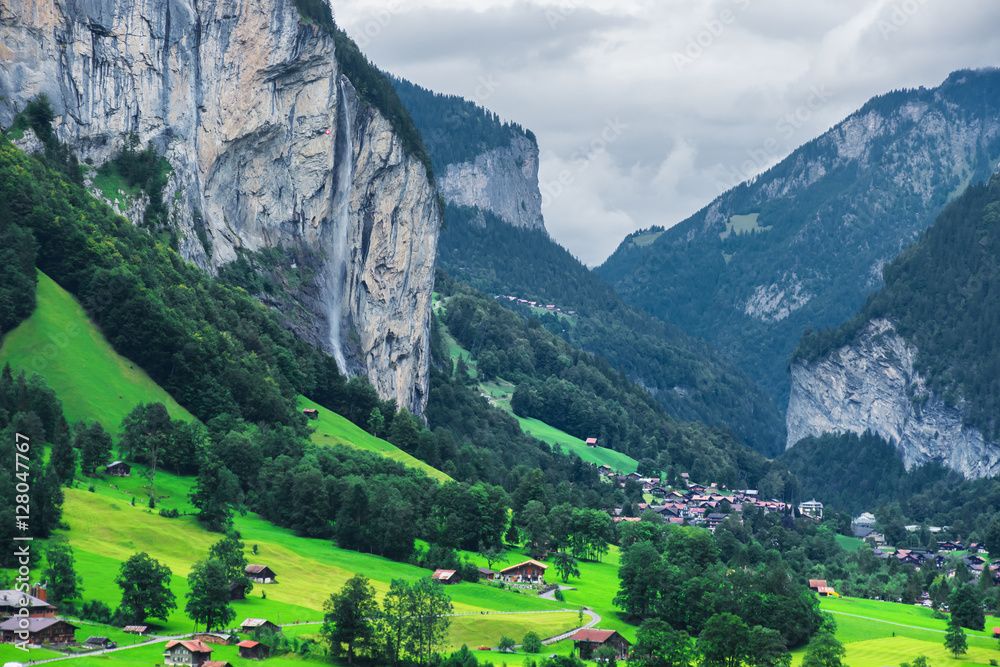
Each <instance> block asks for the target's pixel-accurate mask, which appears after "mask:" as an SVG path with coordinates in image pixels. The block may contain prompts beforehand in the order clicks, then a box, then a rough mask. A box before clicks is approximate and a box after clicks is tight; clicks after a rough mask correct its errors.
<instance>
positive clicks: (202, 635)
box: [191, 632, 232, 646]
mask: <svg viewBox="0 0 1000 667" xmlns="http://www.w3.org/2000/svg"><path fill="white" fill-rule="evenodd" d="M191 639H196V640H198V641H200V642H205V643H206V644H220V645H222V646H229V644H230V642H231V641H232V640H231V639H230V637H229V635H228V634H226V633H225V632H196V633H194V635H192V636H191Z"/></svg>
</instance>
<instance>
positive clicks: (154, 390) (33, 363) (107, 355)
mask: <svg viewBox="0 0 1000 667" xmlns="http://www.w3.org/2000/svg"><path fill="white" fill-rule="evenodd" d="M36 294H37V306H36V308H35V311H34V313H32V314H31V316H30V317H29V318H28V319H27V320H25V321H24V322H22V323H21V324H20V325H19V326H18V327H17V328H16V329H14V330H13V331H11V332H10V333H8V334H7V335H6V336H5V337H4V339H3V345H2V346H0V366H2V365H3V364H5V363H10V365H11V368H13V369H14V370H15V371H20V370H24V371H27V372H28V373H38V374H39V375H41V376H42V377H44V378H45V380H46V382H47V383H48V385H49V387H50V388H52V389H53V390H54V391H55V392H56V395H57V396H58V398H59V399H60V400H61V401H62V404H63V410H64V412H65V414H66V419H68V420H69V421H70V422H75V421H77V420H80V419H86V420H88V421H98V422H100V423H101V426H103V427H104V429H105V430H107V431H108V432H110V433H112V434H117V433H118V428H119V426H121V422H122V419H123V418H124V417H125V415H127V414H128V413H129V412H131V410H132V408H134V407H135V406H136V405H138V404H139V403H163V404H164V405H165V406H166V407H167V412H169V413H170V416H171V417H172V418H173V419H184V420H192V419H194V417H193V416H192V415H191V413H190V412H188V411H187V410H185V409H184V408H182V407H181V406H180V405H178V404H177V401H175V400H174V399H173V397H171V396H170V394H168V393H167V392H165V391H164V390H163V389H161V388H160V387H159V386H158V385H157V384H156V383H155V382H153V380H152V379H150V377H149V376H148V375H147V374H146V373H145V371H143V370H142V369H141V368H139V367H138V366H136V365H135V364H133V363H132V362H131V361H129V360H128V359H126V358H125V357H122V356H121V355H119V354H118V353H116V352H115V351H114V350H113V349H112V348H111V346H110V345H109V344H108V343H107V341H106V340H105V339H104V336H103V335H102V334H101V332H100V331H99V330H98V329H97V327H96V326H94V324H93V322H91V321H90V320H89V319H87V315H86V313H84V312H83V308H81V307H80V304H79V303H78V302H77V301H76V299H74V298H73V296H72V295H71V294H70V293H69V292H67V291H66V290H64V289H63V288H61V287H60V286H59V285H57V284H56V283H55V281H53V280H52V279H51V278H49V277H48V276H46V275H45V274H44V273H41V272H39V273H38V288H37V292H36Z"/></svg>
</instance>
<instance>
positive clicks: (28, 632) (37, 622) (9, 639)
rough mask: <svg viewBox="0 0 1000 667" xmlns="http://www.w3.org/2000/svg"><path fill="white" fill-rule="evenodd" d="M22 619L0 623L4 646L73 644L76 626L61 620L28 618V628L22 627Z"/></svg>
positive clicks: (0, 633)
mask: <svg viewBox="0 0 1000 667" xmlns="http://www.w3.org/2000/svg"><path fill="white" fill-rule="evenodd" d="M24 620H25V619H23V618H8V619H7V620H6V621H4V622H3V623H0V641H2V642H3V643H5V644H13V643H15V642H22V641H23V642H27V643H28V644H35V645H39V644H73V643H75V642H76V631H77V630H78V629H79V628H78V627H77V626H75V625H73V624H72V623H69V622H67V621H64V620H63V619H61V618H48V617H37V616H36V617H30V616H29V617H28V619H27V621H28V626H27V627H22V625H21V624H22V622H23V621H24Z"/></svg>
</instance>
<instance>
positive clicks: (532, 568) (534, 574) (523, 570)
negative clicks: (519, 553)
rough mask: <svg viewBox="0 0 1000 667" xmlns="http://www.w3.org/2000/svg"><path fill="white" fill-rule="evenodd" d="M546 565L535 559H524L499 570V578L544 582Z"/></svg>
mask: <svg viewBox="0 0 1000 667" xmlns="http://www.w3.org/2000/svg"><path fill="white" fill-rule="evenodd" d="M548 567H549V566H548V565H545V564H543V563H539V562H538V561H537V560H526V561H524V562H523V563H518V564H517V565H511V566H510V567H506V568H504V569H502V570H500V577H499V578H500V579H502V580H503V581H506V582H510V583H533V584H544V583H545V570H546V569H547V568H548Z"/></svg>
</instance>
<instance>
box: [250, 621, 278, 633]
mask: <svg viewBox="0 0 1000 667" xmlns="http://www.w3.org/2000/svg"><path fill="white" fill-rule="evenodd" d="M255 630H269V631H271V632H281V626H279V625H278V624H276V623H272V622H271V621H269V620H267V619H266V618H248V619H245V620H244V621H243V622H242V623H240V631H241V632H245V633H247V634H250V633H251V632H254V631H255Z"/></svg>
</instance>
